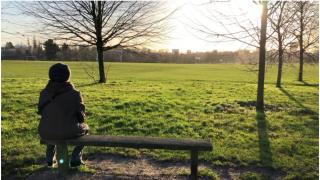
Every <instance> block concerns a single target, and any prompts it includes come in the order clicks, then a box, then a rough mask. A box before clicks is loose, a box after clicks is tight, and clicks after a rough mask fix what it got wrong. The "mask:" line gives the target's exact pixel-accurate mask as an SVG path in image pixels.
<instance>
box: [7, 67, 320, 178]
mask: <svg viewBox="0 0 320 180" xmlns="http://www.w3.org/2000/svg"><path fill="white" fill-rule="evenodd" d="M1 64H2V87H1V88H2V102H1V104H2V113H1V115H2V121H1V125H2V139H1V140H2V145H1V150H2V154H1V159H2V164H1V168H2V176H10V175H16V176H19V177H25V176H27V175H28V174H30V173H32V172H33V171H35V170H37V169H39V168H41V167H42V164H43V163H44V152H45V147H44V146H43V145H40V143H39V137H38V134H37V125H38V122H39V116H38V115H37V114H36V105H37V102H38V96H39V92H40V90H41V89H42V88H43V87H44V86H45V84H46V83H47V80H48V77H47V76H48V75H47V74H48V68H49V67H50V65H51V64H53V62H23V61H2V63H1ZM67 64H68V65H70V67H71V70H72V79H71V81H72V82H73V83H74V84H75V86H76V88H77V89H79V90H80V91H81V93H82V95H83V98H84V101H85V104H86V109H87V123H88V124H89V126H90V127H91V134H108V135H142V136H156V137H181V138H186V137H192V138H205V139H210V140H211V142H212V143H213V145H214V150H213V151H212V152H205V153H200V160H201V161H207V162H210V163H212V164H215V165H232V166H244V167H245V166H250V167H252V166H253V167H265V168H269V169H274V170H276V171H279V172H280V171H282V172H284V173H285V174H286V175H285V176H286V178H289V179H290V178H292V179H293V178H299V179H301V178H304V179H307V178H311V179H317V178H318V150H319V149H318V142H319V140H318V128H319V126H318V120H319V118H318V107H319V105H318V97H319V94H318V86H316V84H318V65H306V66H305V74H304V77H305V78H304V79H305V82H303V83H301V82H298V81H296V79H297V74H298V73H297V71H298V69H297V66H285V67H284V74H283V88H281V89H278V88H276V87H275V80H276V67H269V68H268V69H267V73H266V85H265V103H266V112H265V114H257V113H256V111H255V108H254V101H255V98H256V88H257V86H256V81H257V74H256V73H254V72H248V71H246V70H247V68H246V66H244V65H236V64H219V65H207V64H201V65H200V64H195V65H178V64H134V63H123V64H121V63H112V64H111V67H110V71H109V74H108V83H107V84H91V83H92V80H91V79H90V78H89V77H88V75H87V74H86V73H85V72H84V70H83V66H89V64H92V63H86V65H84V64H85V63H78V62H67ZM94 65H95V64H94ZM90 84H91V85H90ZM142 151H143V154H146V155H148V156H150V157H153V158H155V159H159V160H182V161H184V160H187V159H189V153H188V152H180V151H167V150H135V149H123V148H101V147H87V148H86V149H85V154H87V153H95V152H113V153H120V154H124V155H127V156H139V155H140V152H142Z"/></svg>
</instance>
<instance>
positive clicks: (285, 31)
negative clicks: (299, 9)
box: [268, 1, 296, 88]
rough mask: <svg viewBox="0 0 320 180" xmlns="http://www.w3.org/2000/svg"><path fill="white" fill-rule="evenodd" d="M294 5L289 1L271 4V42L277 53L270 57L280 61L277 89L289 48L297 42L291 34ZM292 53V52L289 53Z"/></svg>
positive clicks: (269, 18) (269, 16)
mask: <svg viewBox="0 0 320 180" xmlns="http://www.w3.org/2000/svg"><path fill="white" fill-rule="evenodd" d="M291 8H292V4H291V3H290V2H287V1H276V2H275V3H270V8H269V9H270V13H269V15H268V20H269V24H270V29H271V31H270V42H272V43H271V44H273V45H275V46H276V47H275V48H276V49H277V51H274V53H272V52H270V53H271V55H270V57H271V58H273V57H277V59H278V74H277V83H276V87H279V88H280V87H281V78H282V66H283V62H284V54H285V52H286V51H287V49H288V47H289V46H290V45H291V44H292V43H293V42H294V41H295V40H296V38H295V36H293V35H292V33H290V28H291V27H292V24H293V23H294V18H293V17H294V16H295V11H292V9H291ZM287 53H290V52H287Z"/></svg>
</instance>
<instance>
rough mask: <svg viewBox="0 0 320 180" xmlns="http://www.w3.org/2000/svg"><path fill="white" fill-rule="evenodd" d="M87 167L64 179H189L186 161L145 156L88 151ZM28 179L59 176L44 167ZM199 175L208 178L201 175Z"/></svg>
mask: <svg viewBox="0 0 320 180" xmlns="http://www.w3.org/2000/svg"><path fill="white" fill-rule="evenodd" d="M85 162H86V164H87V167H88V168H89V169H90V170H93V171H94V173H85V172H79V171H77V172H76V173H70V174H69V175H68V176H67V177H66V179H74V180H78V179H83V180H85V179H146V180H149V179H150V180H151V179H160V180H162V179H163V180H167V179H188V176H187V174H189V173H190V170H189V168H190V165H189V163H188V162H172V161H156V160H153V159H150V158H148V157H141V158H130V157H123V156H120V155H114V154H97V155H88V156H87V157H86V159H85ZM199 169H200V170H201V169H207V170H208V169H209V170H212V171H213V172H216V173H217V174H218V176H219V177H220V179H238V177H239V176H240V175H241V174H242V173H246V172H253V173H258V174H261V175H264V176H268V177H270V178H271V179H281V177H283V176H284V173H282V172H279V171H275V170H271V169H266V168H258V167H231V166H214V165H211V164H209V163H200V165H199ZM28 179H29V180H42V179H48V180H51V179H52V180H53V179H59V178H58V174H57V171H53V170H51V169H47V168H44V169H42V170H39V171H37V172H35V173H33V174H32V175H30V176H29V177H28ZM200 179H211V178H209V177H201V178H200Z"/></svg>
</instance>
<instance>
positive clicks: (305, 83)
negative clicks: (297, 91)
mask: <svg viewBox="0 0 320 180" xmlns="http://www.w3.org/2000/svg"><path fill="white" fill-rule="evenodd" d="M301 82H302V83H303V85H304V86H311V87H319V84H310V83H308V82H306V81H301Z"/></svg>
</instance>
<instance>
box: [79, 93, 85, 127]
mask: <svg viewBox="0 0 320 180" xmlns="http://www.w3.org/2000/svg"><path fill="white" fill-rule="evenodd" d="M78 103H79V106H78V107H79V109H78V112H77V118H78V122H79V123H83V122H84V119H85V117H86V114H85V109H86V108H85V106H84V104H83V100H82V97H81V94H80V92H79V102H78Z"/></svg>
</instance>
